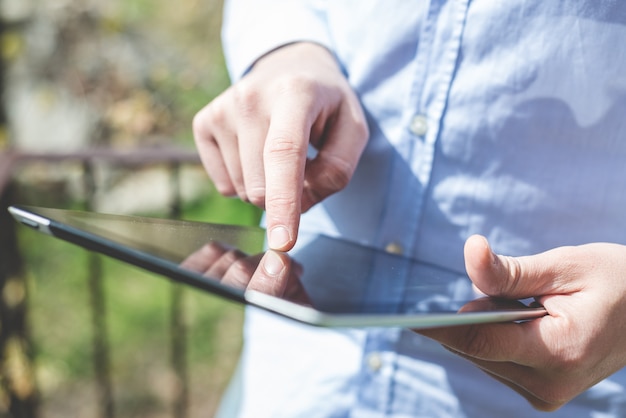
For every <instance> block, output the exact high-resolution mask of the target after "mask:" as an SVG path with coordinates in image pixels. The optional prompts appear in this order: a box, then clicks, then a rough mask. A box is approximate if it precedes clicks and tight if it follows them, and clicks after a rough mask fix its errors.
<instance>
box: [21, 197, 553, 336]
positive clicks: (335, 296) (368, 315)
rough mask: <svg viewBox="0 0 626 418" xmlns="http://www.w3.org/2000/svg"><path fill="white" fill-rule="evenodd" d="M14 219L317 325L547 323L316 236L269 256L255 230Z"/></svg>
mask: <svg viewBox="0 0 626 418" xmlns="http://www.w3.org/2000/svg"><path fill="white" fill-rule="evenodd" d="M9 211H10V212H11V214H12V215H13V216H14V217H15V219H16V220H17V221H18V222H20V223H22V224H24V225H26V226H28V227H30V228H34V229H36V230H38V231H39V232H42V233H45V234H49V235H52V236H53V237H56V238H60V239H62V240H65V241H68V242H70V243H72V244H75V245H79V246H81V247H84V248H86V249H88V250H90V251H96V252H99V253H102V254H104V255H107V256H109V257H113V258H115V259H118V260H121V261H123V262H126V263H130V264H133V265H135V266H138V267H140V268H143V269H146V270H149V271H151V272H154V273H157V274H159V275H161V276H164V277H166V278H169V279H171V280H174V281H177V282H181V283H184V284H186V285H189V286H193V287H195V288H197V289H201V290H203V291H207V292H209V293H211V294H215V295H218V296H220V297H223V298H227V299H230V300H232V301H235V302H238V303H242V304H246V305H252V306H256V307H258V308H261V309H265V310H267V311H270V312H273V313H275V314H278V315H282V316H284V317H287V318H291V319H293V320H296V321H299V322H303V323H306V324H311V325H315V326H323V327H407V328H415V329H418V328H430V327H441V326H454V325H466V324H477V323H488V322H508V321H525V320H532V319H533V318H538V317H541V316H544V315H545V314H546V312H545V310H544V309H543V308H542V307H538V306H535V305H534V304H528V303H524V302H523V301H510V300H498V299H494V298H489V297H485V296H484V295H480V294H477V293H476V292H475V290H474V289H473V286H472V284H471V281H470V280H469V278H468V277H467V276H465V275H464V274H460V273H458V272H454V271H450V270H447V269H445V268H442V267H440V266H435V265H432V264H428V263H424V262H420V261H419V260H414V259H409V258H405V257H401V256H398V255H393V254H389V253H386V252H384V251H380V250H377V249H374V248H370V247H366V246H363V245H359V244H356V243H353V242H349V241H345V240H341V239H336V238H330V237H327V236H324V235H319V234H306V233H304V232H301V233H300V235H299V238H298V244H297V245H296V247H295V248H294V249H293V250H291V251H290V252H289V253H281V252H276V251H265V252H264V251H262V249H263V246H264V239H265V231H264V230H263V229H262V228H257V227H242V226H232V225H219V224H209V223H202V222H192V221H181V220H168V219H159V218H150V217H138V216H124V215H111V214H102V213H93V212H81V211H70V210H63V209H51V208H41V207H30V206H12V207H10V208H9Z"/></svg>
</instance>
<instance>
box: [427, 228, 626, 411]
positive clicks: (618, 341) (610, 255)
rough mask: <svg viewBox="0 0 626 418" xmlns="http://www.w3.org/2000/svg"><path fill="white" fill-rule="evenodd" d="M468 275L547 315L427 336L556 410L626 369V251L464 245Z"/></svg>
mask: <svg viewBox="0 0 626 418" xmlns="http://www.w3.org/2000/svg"><path fill="white" fill-rule="evenodd" d="M465 260H466V267H467V272H468V274H469V276H470V278H471V279H472V281H473V282H474V284H475V285H476V286H477V287H478V288H479V289H480V290H481V291H482V292H484V293H486V294H487V295H490V296H497V297H505V298H511V299H523V298H527V297H533V296H534V297H536V300H537V302H539V303H540V304H542V305H543V306H544V307H545V308H546V310H547V312H548V315H547V316H545V317H542V318H540V319H536V320H533V321H529V322H523V323H507V324H488V325H472V326H461V327H451V328H441V329H431V330H420V331H419V332H420V333H421V334H423V335H426V336H428V337H431V338H433V339H435V340H437V341H439V342H441V343H442V344H443V345H444V346H445V347H446V348H448V349H449V350H451V351H453V352H455V353H457V354H458V355H460V356H462V357H465V358H467V359H468V360H470V361H472V362H473V363H475V364H476V365H477V366H478V367H480V368H481V369H483V370H484V371H485V372H487V373H488V374H490V375H491V376H493V377H494V378H496V379H498V380H499V381H501V382H502V383H504V384H506V385H508V386H510V387H511V388H513V389H514V390H516V391H517V392H518V393H520V394H521V395H523V396H524V397H525V398H526V399H527V400H528V401H529V402H530V403H531V404H532V405H533V406H534V407H535V408H537V409H541V410H554V409H557V408H559V407H560V406H562V405H564V404H565V403H566V402H568V401H570V400H571V399H572V398H574V397H575V396H576V395H578V394H580V393H581V392H583V391H584V390H586V389H588V388H590V387H591V386H593V385H594V384H596V383H598V382H600V381H601V380H603V379H604V378H606V377H608V376H610V375H611V374H613V373H614V372H616V371H618V370H619V369H621V368H622V367H623V366H624V365H626V321H624V318H626V247H624V246H621V245H616V244H606V243H599V244H588V245H582V246H578V247H561V248H557V249H554V250H551V251H547V252H545V253H542V254H538V255H534V256H528V257H516V258H514V257H505V256H498V255H495V254H493V253H492V251H491V249H490V247H489V244H488V243H487V240H486V239H485V238H484V237H480V236H473V237H470V239H468V241H467V242H466V245H465Z"/></svg>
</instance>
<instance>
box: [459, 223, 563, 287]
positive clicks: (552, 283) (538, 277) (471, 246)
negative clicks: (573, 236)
mask: <svg viewBox="0 0 626 418" xmlns="http://www.w3.org/2000/svg"><path fill="white" fill-rule="evenodd" d="M464 253H465V268H466V270H467V274H468V275H469V277H470V279H471V280H472V282H473V283H474V284H475V285H476V287H478V288H479V289H480V290H481V291H482V292H484V293H485V294H487V295H489V296H495V297H501V298H507V299H525V298H530V297H534V296H540V295H547V294H552V293H555V290H556V287H557V283H558V282H559V280H558V278H559V277H561V276H562V275H561V274H560V271H559V270H560V268H561V266H562V264H561V263H559V262H558V260H557V259H556V258H555V257H554V255H553V254H550V253H542V254H538V255H532V256H525V257H509V256H503V255H497V254H495V253H494V252H493V251H492V250H491V247H490V246H489V242H488V241H487V239H486V238H485V237H483V236H480V235H473V236H471V237H469V238H468V239H467V241H466V242H465V250H464Z"/></svg>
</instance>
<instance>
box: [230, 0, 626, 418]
mask: <svg viewBox="0 0 626 418" xmlns="http://www.w3.org/2000/svg"><path fill="white" fill-rule="evenodd" d="M223 35H224V44H225V53H226V58H227V62H228V65H229V70H230V72H231V75H232V77H233V79H234V80H236V79H238V78H240V77H241V76H243V74H245V72H246V71H247V69H248V68H249V67H250V65H251V64H252V63H253V62H254V60H255V59H257V58H258V57H260V56H261V55H263V54H264V53H267V52H268V51H270V50H272V49H274V48H276V47H279V46H281V45H284V44H287V43H290V42H296V41H303V40H305V41H312V42H317V43H320V44H322V45H324V46H326V47H328V48H329V49H330V50H331V51H333V52H334V53H335V55H336V57H337V60H338V62H339V63H340V65H341V67H342V69H343V70H344V72H345V74H346V76H347V78H348V80H349V82H350V84H351V85H352V86H353V87H354V89H355V91H356V92H357V94H358V95H359V97H360V99H361V101H362V104H363V107H364V109H365V112H366V114H367V116H368V118H369V123H370V131H371V138H370V140H369V143H368V146H367V149H366V151H365V153H364V155H363V158H362V160H361V163H360V165H359V167H358V169H357V172H356V173H355V176H354V178H353V180H352V181H351V183H350V184H349V186H348V187H347V188H346V189H345V190H344V191H342V192H340V193H338V194H336V195H334V196H332V197H330V198H329V199H327V200H326V201H325V202H324V203H323V204H321V205H318V206H316V207H315V208H314V209H312V210H311V211H309V212H308V213H307V214H306V215H304V216H303V218H302V221H301V224H302V226H301V227H302V228H303V229H309V230H313V231H319V232H322V233H324V234H328V235H335V236H342V237H344V238H348V239H351V240H354V241H357V242H360V243H364V244H368V245H371V246H375V247H379V248H383V249H385V248H390V249H391V248H393V249H395V250H401V251H402V252H403V253H404V254H406V255H409V256H412V257H416V258H418V259H421V260H425V261H428V262H431V263H435V264H438V265H443V266H446V267H449V268H452V269H456V270H458V271H459V272H462V271H463V265H464V264H463V251H462V248H463V244H464V242H465V239H466V238H467V237H468V236H470V235H471V234H474V233H479V234H483V235H485V236H486V237H487V238H488V239H489V240H490V242H491V243H492V246H493V248H494V249H495V251H497V252H499V253H504V254H509V255H527V254H533V253H537V252H540V251H543V250H546V249H549V248H553V247H557V246H562V245H571V244H581V243H587V242H596V241H608V242H617V243H622V244H626V168H625V166H626V3H625V2H623V1H619V0H612V1H608V0H560V1H557V0H473V1H469V0H447V1H446V0H439V1H436V0H432V1H425V0H414V1H409V0H379V1H376V0H331V1H321V0H318V1H315V0H311V1H295V0H283V1H278V0H276V1H269V0H267V1H259V0H233V1H230V2H228V3H227V4H226V9H225V26H224V32H223ZM390 244H392V245H390ZM246 321H247V323H246V329H245V344H244V351H243V354H242V363H241V366H242V367H241V373H242V374H241V380H240V381H239V383H240V385H239V394H240V396H241V407H240V412H241V415H242V416H245V417H255V418H259V417H274V418H275V417H283V416H284V417H307V418H311V417H388V416H393V417H422V416H423V417H430V418H432V417H440V416H441V417H481V418H484V417H533V416H542V417H543V416H545V414H544V413H539V412H537V411H534V410H533V409H532V408H531V407H530V406H529V405H528V404H527V403H526V401H525V400H523V399H522V398H521V396H519V395H517V394H515V393H514V392H513V391H512V390H510V389H509V388H507V387H505V386H504V385H502V384H500V383H498V382H496V381H495V380H493V379H492V378H490V377H487V376H486V375H485V374H483V373H482V372H481V371H479V370H478V369H477V368H475V367H474V366H473V365H471V364H470V363H468V362H466V361H465V360H462V359H460V358H458V357H455V356H453V355H451V354H449V353H448V352H446V351H445V350H443V349H441V348H440V346H439V345H438V344H436V343H434V342H432V341H430V340H428V339H426V338H423V337H421V336H418V335H416V334H414V333H412V332H410V331H405V330H399V329H371V330H336V331H334V330H325V329H314V328H309V327H305V326H301V325H298V324H295V323H292V322H289V321H287V320H283V319H279V318H277V317H274V316H272V315H271V314H266V313H260V312H258V311H252V310H250V311H248V313H247V320H246ZM625 390H626V372H624V371H623V370H622V371H620V372H618V373H616V374H615V375H613V376H612V377H611V378H610V379H607V380H606V381H604V382H601V383H600V384H598V385H596V386H595V387H594V388H592V389H591V390H589V391H587V392H586V393H584V394H582V395H581V396H579V397H578V398H577V399H575V400H574V401H572V402H571V403H569V404H568V405H566V406H565V407H563V408H562V409H561V410H559V411H558V412H556V413H554V414H552V415H550V416H559V417H561V416H562V417H613V416H615V417H620V416H621V417H623V416H626V392H625Z"/></svg>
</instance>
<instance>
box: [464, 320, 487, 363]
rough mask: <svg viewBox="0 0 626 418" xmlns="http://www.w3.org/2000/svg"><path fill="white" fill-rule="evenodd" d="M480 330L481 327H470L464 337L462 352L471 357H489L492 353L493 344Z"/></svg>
mask: <svg viewBox="0 0 626 418" xmlns="http://www.w3.org/2000/svg"><path fill="white" fill-rule="evenodd" d="M480 330H481V328H480V327H479V326H470V327H468V328H467V330H466V332H465V333H464V335H463V337H464V338H463V347H462V351H463V353H465V354H467V355H468V356H470V357H484V356H488V353H489V351H490V347H491V344H490V343H489V340H488V339H487V338H485V334H483V333H482V332H480Z"/></svg>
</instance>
